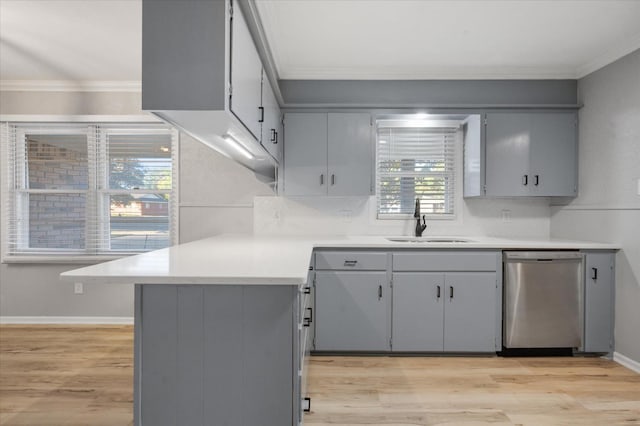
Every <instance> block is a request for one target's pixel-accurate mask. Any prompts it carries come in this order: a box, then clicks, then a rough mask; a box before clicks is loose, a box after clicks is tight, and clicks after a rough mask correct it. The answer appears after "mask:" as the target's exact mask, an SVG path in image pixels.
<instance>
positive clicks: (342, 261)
mask: <svg viewBox="0 0 640 426" xmlns="http://www.w3.org/2000/svg"><path fill="white" fill-rule="evenodd" d="M316 269H329V270H343V271H384V270H385V269H387V253H375V252H374V253H372V252H349V251H324V252H318V253H316Z"/></svg>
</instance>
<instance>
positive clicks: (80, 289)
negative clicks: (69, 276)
mask: <svg viewBox="0 0 640 426" xmlns="http://www.w3.org/2000/svg"><path fill="white" fill-rule="evenodd" d="M73 293H74V294H83V293H84V286H83V285H82V283H74V284H73Z"/></svg>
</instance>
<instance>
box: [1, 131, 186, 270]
mask: <svg viewBox="0 0 640 426" xmlns="http://www.w3.org/2000/svg"><path fill="white" fill-rule="evenodd" d="M2 136H3V142H5V146H6V147H7V156H6V162H5V170H6V174H5V176H6V180H5V182H6V185H5V188H4V190H5V191H4V194H3V199H4V203H3V204H4V206H3V207H4V208H5V216H6V220H5V225H4V226H5V230H4V231H3V234H5V231H6V234H5V235H6V237H5V254H6V255H7V256H6V257H8V258H9V259H10V258H11V257H29V256H31V257H39V256H40V257H41V256H60V257H68V256H74V255H75V256H86V255H114V254H130V253H139V252H143V251H148V250H153V249H158V248H163V247H167V246H169V245H171V244H172V230H173V229H174V228H175V226H174V225H175V224H174V218H175V207H174V205H175V202H173V200H174V199H175V197H174V189H173V188H175V182H176V181H175V177H176V170H175V167H174V163H175V157H174V155H175V154H174V153H175V149H176V144H177V133H176V132H175V131H173V130H171V129H170V128H168V127H167V126H165V125H154V124H145V125H136V124H126V125H124V124H123V125H101V124H92V125H86V124H83V125H72V124H64V125H63V124H50V123H40V124H38V123H34V124H19V125H17V124H10V123H5V124H4V125H3V135H2Z"/></svg>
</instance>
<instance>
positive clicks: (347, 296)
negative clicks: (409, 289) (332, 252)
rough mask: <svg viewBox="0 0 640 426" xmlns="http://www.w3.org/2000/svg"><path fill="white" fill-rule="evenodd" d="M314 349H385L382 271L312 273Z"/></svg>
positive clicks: (387, 295)
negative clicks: (313, 281)
mask: <svg viewBox="0 0 640 426" xmlns="http://www.w3.org/2000/svg"><path fill="white" fill-rule="evenodd" d="M315 302H316V307H317V311H316V312H315V314H316V336H315V337H316V350H318V351H388V350H389V349H390V348H389V324H390V308H391V292H390V288H389V282H388V280H387V274H386V272H334V271H317V272H316V293H315Z"/></svg>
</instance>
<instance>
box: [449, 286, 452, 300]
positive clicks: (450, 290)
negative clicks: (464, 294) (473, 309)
mask: <svg viewBox="0 0 640 426" xmlns="http://www.w3.org/2000/svg"><path fill="white" fill-rule="evenodd" d="M449 299H453V286H449Z"/></svg>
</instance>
